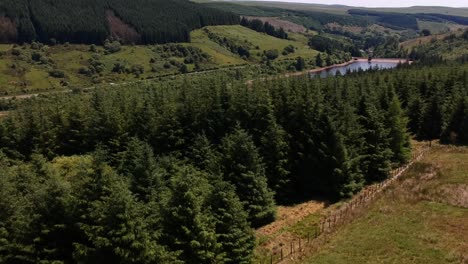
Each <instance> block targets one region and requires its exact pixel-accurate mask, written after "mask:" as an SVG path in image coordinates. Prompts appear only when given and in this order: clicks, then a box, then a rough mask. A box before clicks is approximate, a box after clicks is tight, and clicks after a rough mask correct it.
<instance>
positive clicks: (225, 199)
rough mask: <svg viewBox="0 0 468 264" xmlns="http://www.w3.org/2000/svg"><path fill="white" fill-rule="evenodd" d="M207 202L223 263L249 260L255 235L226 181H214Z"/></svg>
mask: <svg viewBox="0 0 468 264" xmlns="http://www.w3.org/2000/svg"><path fill="white" fill-rule="evenodd" d="M213 187H214V188H213V193H212V194H211V196H210V199H209V204H210V206H211V210H212V211H211V213H212V214H213V216H214V218H215V219H216V220H215V222H216V236H217V241H218V243H220V244H221V251H222V252H223V254H224V258H223V260H222V262H223V263H226V264H237V263H239V264H249V263H251V258H252V254H253V249H254V245H255V236H254V234H253V231H252V229H251V228H250V226H249V222H248V221H247V217H248V215H247V213H246V212H245V211H244V209H243V207H242V203H241V202H240V200H239V198H238V197H237V195H236V193H235V189H234V187H233V186H231V185H230V184H228V183H225V182H220V181H218V182H217V183H215V184H214V186H213Z"/></svg>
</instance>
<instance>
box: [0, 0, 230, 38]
mask: <svg viewBox="0 0 468 264" xmlns="http://www.w3.org/2000/svg"><path fill="white" fill-rule="evenodd" d="M108 11H113V14H115V15H116V16H117V17H118V18H119V19H121V20H122V21H123V22H124V23H126V24H127V25H128V26H129V27H131V28H133V29H135V30H136V32H137V33H138V35H137V36H138V37H139V38H140V39H139V40H138V43H136V44H139V43H143V44H153V43H167V42H188V41H190V31H191V30H193V29H197V28H200V27H203V26H208V25H219V24H238V23H239V17H238V16H237V15H234V14H232V13H229V12H224V11H221V10H216V9H212V8H209V7H206V6H203V5H199V4H196V3H193V2H189V1H186V0H170V1H162V0H137V1H132V2H128V1H123V0H106V1H98V2H96V1H92V0H79V1H71V0H65V1H56V0H53V1H46V0H37V1H30V0H18V1H17V0H14V1H13V0H6V1H2V2H1V3H0V16H6V17H8V18H10V19H11V20H12V21H13V22H14V23H15V25H16V27H17V31H18V32H17V39H16V40H14V41H18V42H31V41H33V40H36V41H40V42H43V43H51V42H56V41H58V42H61V43H65V42H72V43H87V44H103V43H104V40H106V39H107V38H109V37H110V31H111V27H113V26H115V25H113V24H112V23H110V22H109V21H108V20H107V17H106V16H108V15H109V13H108ZM133 38H135V36H132V40H133Z"/></svg>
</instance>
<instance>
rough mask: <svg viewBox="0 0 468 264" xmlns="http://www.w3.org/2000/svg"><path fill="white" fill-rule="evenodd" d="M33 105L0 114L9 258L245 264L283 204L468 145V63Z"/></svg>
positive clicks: (4, 249)
mask: <svg viewBox="0 0 468 264" xmlns="http://www.w3.org/2000/svg"><path fill="white" fill-rule="evenodd" d="M188 78H190V79H175V80H170V81H166V82H160V83H155V84H146V85H145V84H140V85H138V84H130V85H127V86H124V87H119V88H110V87H109V88H100V89H96V90H94V91H91V92H89V93H83V94H82V93H76V94H61V95H51V96H47V97H43V98H35V99H31V100H29V101H28V102H26V103H24V104H22V105H20V106H19V107H18V108H17V109H16V111H15V112H14V113H12V114H11V115H9V116H7V117H5V118H3V119H2V120H1V122H0V146H1V147H0V150H1V151H0V153H1V154H0V155H1V157H0V169H1V171H2V177H0V181H1V184H0V193H1V194H2V197H3V198H2V200H1V201H0V210H1V211H2V212H3V213H2V214H1V216H0V262H2V263H18V262H22V263H37V262H53V261H61V262H64V263H74V262H86V263H98V262H102V261H104V260H105V261H112V262H116V263H147V262H148V263H153V262H157V263H179V262H180V263H213V262H219V263H249V262H250V259H251V256H252V250H253V247H254V237H253V234H252V230H251V228H252V227H258V226H262V225H264V224H267V223H269V222H271V221H272V220H273V219H274V218H275V205H276V204H287V203H291V202H296V201H298V200H302V199H307V198H311V197H316V196H317V195H321V196H323V197H327V198H328V199H332V200H338V199H341V198H344V197H349V196H351V195H352V194H353V193H355V192H357V191H359V190H360V189H361V188H362V187H363V186H365V185H366V184H370V183H373V182H377V181H381V180H383V179H385V178H386V177H387V176H388V172H389V170H390V169H391V168H392V167H395V166H398V165H400V164H402V163H404V162H405V161H407V160H408V158H409V155H410V151H411V144H410V135H411V134H413V135H415V136H416V137H418V138H420V139H427V140H431V139H437V138H440V139H442V140H443V141H444V142H450V143H459V144H468V138H467V135H468V133H467V132H468V111H467V110H468V71H467V66H466V64H440V65H435V66H431V67H428V66H419V65H412V66H409V67H404V66H401V67H400V68H398V69H395V70H389V71H381V72H379V71H371V72H367V73H364V72H361V73H356V74H350V75H347V76H339V77H334V78H326V79H320V78H314V79H310V78H308V77H298V78H282V79H274V80H268V81H258V82H253V83H249V84H245V83H243V82H238V81H234V80H232V79H231V78H228V77H226V76H211V77H202V76H191V77H188Z"/></svg>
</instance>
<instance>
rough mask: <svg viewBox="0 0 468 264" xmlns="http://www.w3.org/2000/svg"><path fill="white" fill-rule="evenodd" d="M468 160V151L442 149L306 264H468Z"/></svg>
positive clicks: (389, 191) (409, 174)
mask: <svg viewBox="0 0 468 264" xmlns="http://www.w3.org/2000/svg"><path fill="white" fill-rule="evenodd" d="M466 160H468V148H466V147H464V148H462V147H460V148H449V147H436V148H435V149H434V150H433V152H432V153H431V154H430V155H429V156H427V157H426V158H425V159H424V160H423V161H422V162H420V163H418V164H416V166H414V167H413V168H412V169H410V171H409V172H408V173H407V175H406V176H405V177H404V178H403V179H401V180H400V181H399V182H398V184H397V185H396V186H395V187H393V188H391V189H389V190H387V191H386V192H385V193H384V195H383V197H381V198H380V199H379V200H377V201H376V202H375V203H374V204H373V205H372V206H371V207H370V209H369V211H368V213H366V214H365V215H364V216H362V217H360V218H359V219H357V220H355V222H353V223H352V224H350V225H348V226H345V227H344V228H342V229H341V230H339V231H338V232H337V233H336V234H335V235H333V237H332V239H331V241H330V242H329V243H328V244H326V245H325V246H324V247H323V248H322V249H321V250H319V252H318V253H317V254H316V255H314V256H313V257H310V258H308V259H307V260H306V261H303V262H302V263H314V264H316V263H336V264H339V263H425V264H431V263H434V264H435V263H437V264H440V263H466V262H464V261H466V260H468V254H467V252H468V244H467V243H466V238H467V237H468V199H467V198H468V196H467V193H468V176H467V175H468V163H466Z"/></svg>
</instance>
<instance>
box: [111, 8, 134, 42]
mask: <svg viewBox="0 0 468 264" xmlns="http://www.w3.org/2000/svg"><path fill="white" fill-rule="evenodd" d="M106 19H107V23H108V24H109V29H110V33H111V37H112V38H114V39H118V40H120V41H122V42H123V43H124V44H139V43H140V42H141V36H140V34H138V32H137V31H136V30H135V29H134V28H132V27H131V26H130V25H128V24H126V23H125V22H124V21H122V20H121V19H120V18H119V17H117V16H116V15H115V14H114V12H113V11H111V10H108V11H107V12H106Z"/></svg>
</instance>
